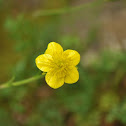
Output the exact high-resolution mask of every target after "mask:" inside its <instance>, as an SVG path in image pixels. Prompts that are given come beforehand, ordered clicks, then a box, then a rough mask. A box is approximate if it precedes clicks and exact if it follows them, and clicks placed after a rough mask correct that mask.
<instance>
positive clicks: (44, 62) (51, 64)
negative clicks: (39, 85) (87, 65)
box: [35, 42, 80, 89]
mask: <svg viewBox="0 0 126 126" xmlns="http://www.w3.org/2000/svg"><path fill="white" fill-rule="evenodd" d="M35 62H36V66H37V67H38V68H39V69H40V70H41V71H43V72H47V74H46V76H45V80H46V82H47V84H48V85H49V86H50V87H52V88H54V89H56V88H59V87H61V86H62V85H63V84H64V82H65V83H68V84H72V83H75V82H77V81H78V79H79V72H78V70H77V68H76V65H77V64H78V63H79V62H80V54H79V53H78V52H77V51H75V50H70V49H68V50H65V51H63V48H62V47H61V45H60V44H58V43H56V42H50V43H49V44H48V48H47V50H46V51H45V54H42V55H39V56H38V57H37V58H36V60H35Z"/></svg>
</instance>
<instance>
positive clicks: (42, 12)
mask: <svg viewBox="0 0 126 126" xmlns="http://www.w3.org/2000/svg"><path fill="white" fill-rule="evenodd" d="M103 2H104V1H102V0H96V1H94V2H89V3H86V4H82V5H80V6H77V7H66V8H61V9H50V10H38V11H36V12H34V13H33V15H32V16H33V17H39V16H51V15H61V14H65V13H72V12H75V11H79V10H81V9H86V8H89V7H93V6H99V5H100V4H101V3H103Z"/></svg>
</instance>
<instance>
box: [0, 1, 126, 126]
mask: <svg viewBox="0 0 126 126" xmlns="http://www.w3.org/2000/svg"><path fill="white" fill-rule="evenodd" d="M125 26H126V1H125V0H21V1H20V0H6V1H5V0H0V36H1V37H0V39H1V40H0V83H1V84H2V83H5V82H7V81H8V80H10V79H11V78H13V77H14V78H15V80H14V81H19V80H22V79H26V78H29V77H32V76H35V75H38V74H41V71H39V70H38V69H37V67H36V65H35V58H36V57H37V56H38V55H40V54H42V53H44V51H45V49H46V47H47V45H48V43H49V42H51V41H55V42H58V43H60V44H61V45H62V47H63V48H64V50H65V49H75V50H77V51H78V52H79V53H80V54H81V62H80V64H79V66H78V70H79V73H80V79H79V81H78V82H77V83H76V84H73V85H67V84H64V86H62V87H61V88H59V89H57V90H54V89H52V88H50V87H49V86H48V85H47V84H46V82H45V80H44V78H43V79H40V80H38V81H36V82H32V83H29V84H27V85H23V86H18V87H10V88H6V89H0V126H126V53H125V51H126V28H125Z"/></svg>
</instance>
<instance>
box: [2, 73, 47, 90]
mask: <svg viewBox="0 0 126 126" xmlns="http://www.w3.org/2000/svg"><path fill="white" fill-rule="evenodd" d="M42 77H44V75H37V76H34V77H31V78H28V79H24V80H21V81H17V82H7V83H4V84H1V86H0V89H3V88H8V87H11V86H20V85H24V84H27V83H30V82H33V81H36V80H38V79H41V78H42Z"/></svg>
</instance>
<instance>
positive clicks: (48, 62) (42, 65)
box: [35, 54, 53, 72]
mask: <svg viewBox="0 0 126 126" xmlns="http://www.w3.org/2000/svg"><path fill="white" fill-rule="evenodd" d="M35 62H36V66H37V67H38V68H39V69H40V70H41V71H44V72H48V71H49V70H51V68H52V62H53V59H52V56H51V55H49V54H42V55H39V56H38V57H37V58H36V60H35Z"/></svg>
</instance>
